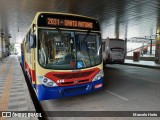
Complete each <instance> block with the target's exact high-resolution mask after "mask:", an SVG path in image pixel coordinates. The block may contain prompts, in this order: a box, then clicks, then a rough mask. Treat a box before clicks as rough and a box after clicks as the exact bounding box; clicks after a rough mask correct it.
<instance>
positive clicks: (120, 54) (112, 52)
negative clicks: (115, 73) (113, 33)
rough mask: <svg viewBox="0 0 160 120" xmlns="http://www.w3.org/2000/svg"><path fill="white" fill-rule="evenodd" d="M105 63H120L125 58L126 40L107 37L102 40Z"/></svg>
mask: <svg viewBox="0 0 160 120" xmlns="http://www.w3.org/2000/svg"><path fill="white" fill-rule="evenodd" d="M102 42H103V43H102V44H103V45H102V49H103V53H102V54H103V63H104V64H120V63H124V60H125V48H126V45H125V40H122V39H116V38H106V39H103V40H102Z"/></svg>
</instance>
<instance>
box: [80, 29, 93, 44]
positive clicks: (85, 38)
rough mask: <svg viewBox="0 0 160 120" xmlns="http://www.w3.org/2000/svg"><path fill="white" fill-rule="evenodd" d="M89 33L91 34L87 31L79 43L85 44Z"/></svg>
mask: <svg viewBox="0 0 160 120" xmlns="http://www.w3.org/2000/svg"><path fill="white" fill-rule="evenodd" d="M90 32H91V31H90V30H88V32H87V34H86V35H85V36H84V38H83V40H82V41H81V42H86V40H87V38H88V36H89V34H90Z"/></svg>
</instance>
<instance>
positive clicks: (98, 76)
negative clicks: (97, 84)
mask: <svg viewBox="0 0 160 120" xmlns="http://www.w3.org/2000/svg"><path fill="white" fill-rule="evenodd" d="M103 76H104V72H103V70H101V71H100V72H99V73H98V74H97V75H96V76H95V77H94V78H93V80H92V82H94V81H97V80H99V79H101V77H103Z"/></svg>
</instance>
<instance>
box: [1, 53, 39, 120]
mask: <svg viewBox="0 0 160 120" xmlns="http://www.w3.org/2000/svg"><path fill="white" fill-rule="evenodd" d="M3 111H36V110H35V107H34V104H33V102H32V99H31V97H30V94H29V90H28V87H27V84H26V81H25V78H24V75H23V71H22V69H21V66H20V63H19V60H18V57H17V56H16V55H11V56H9V57H6V58H5V59H3V61H0V114H2V113H1V112H3ZM0 116H2V115H0ZM8 119H9V120H20V119H23V120H38V118H34V117H31V118H13V117H7V118H5V117H0V120H8Z"/></svg>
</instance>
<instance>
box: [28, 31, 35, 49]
mask: <svg viewBox="0 0 160 120" xmlns="http://www.w3.org/2000/svg"><path fill="white" fill-rule="evenodd" d="M29 45H30V48H35V47H36V35H34V34H31V35H30V41H29Z"/></svg>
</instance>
